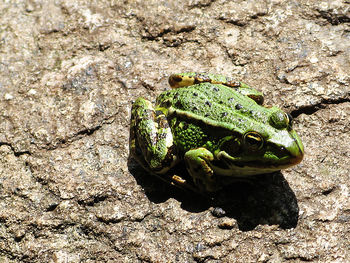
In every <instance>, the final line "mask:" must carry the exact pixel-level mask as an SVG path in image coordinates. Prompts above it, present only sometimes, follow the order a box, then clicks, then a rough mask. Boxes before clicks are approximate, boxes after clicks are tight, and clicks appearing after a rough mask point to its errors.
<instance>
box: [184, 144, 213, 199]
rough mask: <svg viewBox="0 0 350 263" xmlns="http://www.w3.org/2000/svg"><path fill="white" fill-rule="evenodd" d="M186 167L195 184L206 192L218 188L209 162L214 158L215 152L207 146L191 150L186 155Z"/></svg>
mask: <svg viewBox="0 0 350 263" xmlns="http://www.w3.org/2000/svg"><path fill="white" fill-rule="evenodd" d="M184 160H185V163H186V168H187V170H188V172H189V173H190V175H191V177H192V178H193V182H194V183H195V185H196V186H197V187H198V188H199V189H201V190H202V191H206V192H213V191H215V190H217V189H218V187H217V182H216V179H215V177H214V172H213V170H212V169H211V167H210V165H209V162H211V161H213V160H214V156H213V154H212V153H211V152H210V151H208V150H207V149H205V148H197V149H193V150H189V151H188V152H186V153H185V157H184Z"/></svg>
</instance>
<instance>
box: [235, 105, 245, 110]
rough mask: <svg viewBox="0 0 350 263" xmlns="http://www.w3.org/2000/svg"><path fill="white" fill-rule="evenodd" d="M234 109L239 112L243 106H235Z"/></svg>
mask: <svg viewBox="0 0 350 263" xmlns="http://www.w3.org/2000/svg"><path fill="white" fill-rule="evenodd" d="M235 109H236V110H241V109H243V106H242V105H241V104H236V106H235Z"/></svg>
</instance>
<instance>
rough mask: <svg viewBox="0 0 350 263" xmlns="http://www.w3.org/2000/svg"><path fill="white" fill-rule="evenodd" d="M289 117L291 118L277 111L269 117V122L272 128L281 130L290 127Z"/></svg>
mask: <svg viewBox="0 0 350 263" xmlns="http://www.w3.org/2000/svg"><path fill="white" fill-rule="evenodd" d="M291 117H292V116H290V117H289V116H288V114H287V113H285V112H284V111H281V110H278V111H275V112H273V113H272V114H271V115H270V119H269V121H270V124H271V126H272V127H275V128H276V129H279V130H282V129H285V128H287V127H288V125H290V120H291Z"/></svg>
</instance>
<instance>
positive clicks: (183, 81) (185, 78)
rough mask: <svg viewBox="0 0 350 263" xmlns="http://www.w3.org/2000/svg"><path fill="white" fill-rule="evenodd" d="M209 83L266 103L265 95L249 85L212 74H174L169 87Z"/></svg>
mask: <svg viewBox="0 0 350 263" xmlns="http://www.w3.org/2000/svg"><path fill="white" fill-rule="evenodd" d="M204 82H208V83H211V84H221V85H224V86H227V87H231V88H233V89H235V90H236V91H237V92H239V93H241V94H243V95H246V96H248V97H249V98H251V99H253V100H254V101H255V102H256V103H258V104H260V105H262V104H263V102H264V97H263V94H262V93H261V92H260V91H258V90H256V89H253V88H251V87H249V86H248V85H247V84H244V83H243V82H240V81H235V80H234V79H233V78H231V77H226V76H223V75H219V74H210V73H196V72H187V73H180V74H173V75H171V76H170V77H169V85H170V87H171V88H173V89H176V88H181V87H188V86H191V85H195V84H200V83H204Z"/></svg>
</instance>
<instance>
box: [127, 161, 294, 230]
mask: <svg viewBox="0 0 350 263" xmlns="http://www.w3.org/2000/svg"><path fill="white" fill-rule="evenodd" d="M128 167H129V171H130V173H131V174H132V175H133V176H134V177H135V179H136V181H137V183H138V184H139V185H141V186H142V187H143V189H144V191H145V194H146V195H147V197H148V199H149V200H150V201H151V202H154V203H162V202H165V201H166V200H167V199H169V198H174V199H176V200H178V201H179V202H180V203H181V208H182V209H185V210H186V211H189V212H193V213H198V212H202V211H205V210H207V209H211V210H212V214H213V215H214V216H217V217H222V216H227V217H230V218H234V219H235V220H236V221H237V225H238V228H239V229H240V230H241V231H249V230H252V229H254V228H255V227H256V226H257V225H259V224H262V225H279V226H280V227H281V228H282V229H288V228H294V227H296V225H297V223H298V214H299V207H298V202H297V199H296V196H295V194H294V192H293V191H292V189H291V188H290V187H289V184H288V182H287V181H286V179H285V178H284V176H283V175H282V173H281V172H275V173H272V174H262V175H257V176H252V177H249V180H245V181H237V182H233V183H230V184H229V185H227V186H226V187H224V188H223V189H221V190H220V191H218V192H215V193H210V194H198V193H195V192H192V191H188V190H183V189H180V188H178V187H175V186H173V185H171V184H169V183H167V182H164V181H163V180H160V179H159V178H158V177H159V176H158V177H157V176H154V175H152V174H149V172H147V171H145V170H144V169H143V168H142V167H141V166H139V165H138V163H137V162H136V161H135V160H133V159H132V158H129V160H128ZM171 173H173V174H179V175H180V174H181V177H184V174H187V175H186V176H185V178H188V177H189V176H188V173H187V171H186V170H185V169H184V167H183V166H182V167H181V166H179V168H177V169H173V170H172V171H171Z"/></svg>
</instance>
